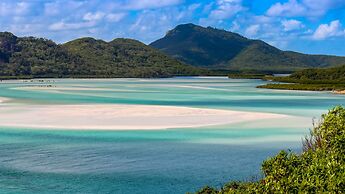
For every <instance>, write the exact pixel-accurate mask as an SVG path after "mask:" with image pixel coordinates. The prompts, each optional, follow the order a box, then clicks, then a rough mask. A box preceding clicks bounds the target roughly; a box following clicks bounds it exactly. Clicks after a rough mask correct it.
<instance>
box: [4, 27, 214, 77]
mask: <svg viewBox="0 0 345 194" xmlns="http://www.w3.org/2000/svg"><path fill="white" fill-rule="evenodd" d="M204 74H208V71H207V70H203V69H200V68H196V67H192V66H189V65H185V64H183V63H181V62H179V61H177V60H175V59H172V58H170V57H168V56H166V55H165V54H163V53H161V52H160V51H157V50H155V49H153V48H151V47H149V46H147V45H145V44H143V43H141V42H139V41H135V40H130V39H115V40H113V41H111V42H105V41H102V40H95V39H93V38H83V39H78V40H74V41H71V42H68V43H66V44H63V45H59V44H56V43H54V42H53V41H51V40H47V39H43V38H34V37H24V38H19V37H16V36H14V35H13V34H11V33H8V32H4V33H0V78H2V79H5V78H34V77H36V78H42V77H104V78H105V77H171V76H175V75H204Z"/></svg>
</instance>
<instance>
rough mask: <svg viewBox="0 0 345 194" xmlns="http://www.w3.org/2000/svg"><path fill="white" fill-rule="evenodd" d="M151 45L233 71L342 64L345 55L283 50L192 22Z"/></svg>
mask: <svg viewBox="0 0 345 194" xmlns="http://www.w3.org/2000/svg"><path fill="white" fill-rule="evenodd" d="M150 45H151V46H152V47H155V48H157V49H160V50H161V51H162V52H164V53H166V54H168V55H170V56H171V57H174V58H176V59H178V60H180V61H182V62H185V63H188V64H191V65H194V66H200V67H207V68H212V69H226V70H232V71H246V72H250V71H252V72H256V73H269V72H270V73H284V72H287V73H290V72H293V71H296V70H300V69H305V68H314V67H330V66H335V65H340V64H345V57H336V56H326V55H306V54H302V53H297V52H291V51H282V50H280V49H278V48H275V47H273V46H271V45H269V44H267V43H265V42H264V41H261V40H252V39H248V38H246V37H243V36H241V35H239V34H237V33H232V32H228V31H225V30H220V29H215V28H212V27H207V28H204V27H201V26H197V25H194V24H184V25H179V26H177V27H176V28H174V29H173V30H170V31H169V32H168V33H167V34H166V36H165V37H164V38H162V39H159V40H157V41H154V42H153V43H151V44H150Z"/></svg>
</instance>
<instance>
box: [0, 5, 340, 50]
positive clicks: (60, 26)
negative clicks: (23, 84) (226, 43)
mask: <svg viewBox="0 0 345 194" xmlns="http://www.w3.org/2000/svg"><path fill="white" fill-rule="evenodd" d="M181 23H194V24H198V25H202V26H212V27H217V28H220V29H225V30H229V31H234V32H237V33H240V34H242V35H244V36H246V37H249V38H253V39H262V40H265V41H266V42H268V43H270V44H272V45H274V46H277V47H278V48H280V49H283V50H294V51H299V52H304V53H311V54H320V53H323V54H335V55H342V56H345V0H281V1H279V0H213V1H212V0H199V1H197V0H25V1H24V0H0V31H10V32H13V33H15V34H16V35H18V36H39V37H45V38H49V39H52V40H54V41H56V42H59V43H63V42H66V41H69V40H72V39H75V38H78V37H84V36H91V37H95V38H100V39H104V40H112V39H114V38H117V37H127V38H135V39H138V40H140V41H142V42H144V43H150V42H151V41H153V40H156V39H158V38H160V37H162V36H164V34H165V33H166V32H167V31H168V30H169V29H171V28H174V27H175V26H176V25H178V24H181Z"/></svg>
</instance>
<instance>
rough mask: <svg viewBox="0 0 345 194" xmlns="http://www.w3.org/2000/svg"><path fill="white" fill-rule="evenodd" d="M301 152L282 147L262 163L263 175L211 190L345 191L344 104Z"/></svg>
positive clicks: (314, 131)
mask: <svg viewBox="0 0 345 194" xmlns="http://www.w3.org/2000/svg"><path fill="white" fill-rule="evenodd" d="M303 145H304V146H305V147H304V149H303V150H304V151H303V152H302V153H301V154H295V153H292V152H286V151H281V152H280V153H278V154H277V155H276V156H274V157H272V158H269V159H267V160H266V161H264V162H263V164H262V171H263V174H264V178H263V179H261V180H259V181H256V182H230V183H228V184H226V185H225V186H224V187H223V188H221V189H220V190H216V189H212V188H210V187H206V188H207V190H205V189H203V190H200V191H199V192H198V193H199V194H204V193H207V192H206V191H212V193H221V194H230V193H342V192H344V191H345V179H344V177H345V108H343V107H335V108H333V109H332V110H330V111H329V112H328V114H325V115H323V116H322V120H321V121H320V123H319V124H317V125H316V126H315V127H314V128H313V129H312V131H311V135H310V136H309V137H306V140H305V141H304V144H303Z"/></svg>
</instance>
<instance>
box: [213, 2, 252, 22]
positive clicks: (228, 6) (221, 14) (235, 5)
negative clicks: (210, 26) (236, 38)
mask: <svg viewBox="0 0 345 194" xmlns="http://www.w3.org/2000/svg"><path fill="white" fill-rule="evenodd" d="M244 10H246V8H245V7H243V6H242V1H241V0H218V1H217V8H216V9H214V10H212V11H211V13H210V18H213V19H220V20H222V19H226V18H230V17H232V16H234V15H236V14H237V13H239V12H241V11H244Z"/></svg>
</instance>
